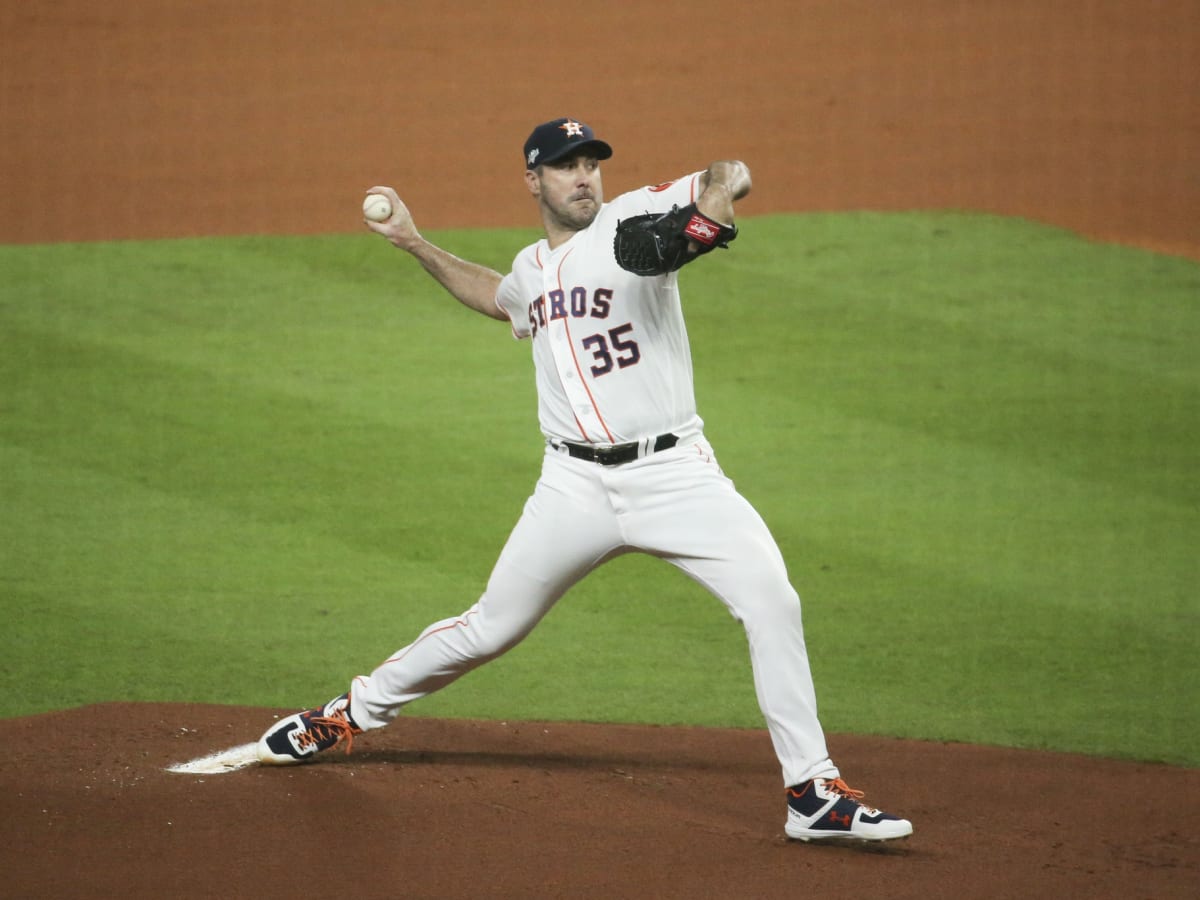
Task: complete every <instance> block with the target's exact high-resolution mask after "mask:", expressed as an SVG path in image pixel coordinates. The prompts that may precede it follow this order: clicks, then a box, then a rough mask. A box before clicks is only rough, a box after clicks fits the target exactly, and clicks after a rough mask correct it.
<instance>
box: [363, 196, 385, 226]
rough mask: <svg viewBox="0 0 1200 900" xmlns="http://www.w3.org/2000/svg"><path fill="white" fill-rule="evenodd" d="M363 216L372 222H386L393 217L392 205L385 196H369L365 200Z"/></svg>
mask: <svg viewBox="0 0 1200 900" xmlns="http://www.w3.org/2000/svg"><path fill="white" fill-rule="evenodd" d="M363 215H364V216H366V217H367V218H368V219H370V220H371V221H372V222H386V221H387V220H388V219H389V218H390V217H391V215H392V204H391V203H390V202H389V201H388V198H387V197H385V196H383V194H367V198H366V199H365V200H363Z"/></svg>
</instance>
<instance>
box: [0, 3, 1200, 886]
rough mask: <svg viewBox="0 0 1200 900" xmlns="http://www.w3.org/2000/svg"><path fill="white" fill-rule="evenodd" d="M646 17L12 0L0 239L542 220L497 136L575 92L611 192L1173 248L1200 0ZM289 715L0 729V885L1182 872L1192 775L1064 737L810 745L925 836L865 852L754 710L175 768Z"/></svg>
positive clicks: (400, 728)
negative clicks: (703, 176) (749, 720)
mask: <svg viewBox="0 0 1200 900" xmlns="http://www.w3.org/2000/svg"><path fill="white" fill-rule="evenodd" d="M653 10H654V11H653V12H647V11H646V8H645V5H644V4H642V3H634V2H627V0H619V2H613V3H610V4H605V6H604V8H603V9H600V8H596V7H590V6H589V7H572V6H570V5H566V6H563V7H561V8H558V9H557V10H555V11H553V12H551V11H548V10H546V9H544V8H540V7H538V8H535V7H526V6H524V5H521V4H515V3H507V2H498V3H494V4H490V5H487V6H486V7H485V6H484V5H482V4H480V5H479V6H478V7H476V5H475V4H469V3H453V2H451V3H448V4H437V5H428V6H420V7H417V6H415V5H410V4H399V3H397V4H367V3H352V4H344V5H342V6H341V7H339V8H338V9H336V11H335V10H332V9H326V8H325V5H320V6H314V7H311V8H310V7H306V6H305V5H304V4H299V5H297V4H294V3H282V2H278V0H262V2H258V3H254V4H243V3H241V2H208V3H194V4H161V3H151V2H149V0H130V2H126V3H122V4H120V5H119V6H118V5H117V4H112V5H106V4H95V3H90V2H83V0H63V2H60V3H57V4H53V5H48V4H40V3H26V4H15V3H14V4H6V5H5V6H4V8H3V10H0V32H2V33H3V35H4V38H3V40H4V52H3V54H2V58H3V62H2V63H0V96H2V98H3V110H4V119H5V133H4V137H3V139H2V141H0V178H2V179H3V183H4V190H3V192H0V194H2V195H0V241H5V242H43V241H70V240H103V239H119V238H155V237H180V236H191V235H204V234H235V233H236V234H241V233H276V234H281V233H287V234H310V233H321V232H331V231H349V230H353V229H356V228H360V227H361V225H360V216H361V213H360V207H359V203H360V201H361V196H362V191H363V190H364V189H365V188H367V187H369V186H370V185H372V184H375V183H379V182H380V181H382V182H387V183H392V184H395V185H396V186H397V187H398V189H399V190H400V193H401V195H402V196H403V197H405V199H406V200H407V201H408V203H409V205H410V206H411V207H412V209H413V212H414V214H415V215H416V216H417V218H418V221H419V223H420V224H421V225H422V226H424V227H428V228H433V227H446V226H505V227H507V226H513V225H529V226H532V225H534V224H535V222H534V218H533V209H532V208H531V206H530V205H529V200H528V197H527V196H526V194H525V192H524V190H523V188H522V187H521V185H520V182H519V178H520V169H519V168H518V165H519V164H518V161H517V153H518V152H519V148H520V145H521V143H522V142H523V140H524V138H525V136H526V134H527V133H528V131H529V128H530V126H531V125H532V124H533V123H535V122H537V121H540V120H542V119H548V118H551V117H553V116H556V115H560V114H570V115H575V116H579V117H580V118H583V119H584V120H586V121H588V122H589V123H591V124H593V125H594V126H596V128H597V130H598V131H599V132H600V133H601V134H602V135H603V136H604V137H605V139H606V140H608V141H609V142H610V143H612V144H613V145H614V146H615V147H616V149H617V154H616V156H614V158H613V160H611V161H610V163H607V164H606V174H605V178H606V186H607V188H608V190H609V191H610V193H615V192H616V191H619V190H622V189H625V188H629V187H634V186H637V185H640V184H644V183H651V182H657V181H661V180H663V179H664V178H668V177H672V176H674V175H678V174H682V172H683V171H686V170H687V169H688V168H689V167H691V168H696V167H700V166H702V165H704V164H706V163H707V162H708V161H709V160H711V159H714V158H720V157H725V156H731V155H736V156H740V157H742V158H743V159H745V160H746V161H747V162H749V163H750V165H751V167H752V169H753V170H754V174H755V183H756V188H755V192H754V193H753V194H752V195H751V197H750V198H748V199H747V201H745V204H744V207H743V208H742V209H741V211H742V212H743V213H744V214H748V215H755V214H761V213H768V212H779V211H803V210H835V209H863V208H867V209H883V210H897V209H917V208H959V209H970V210H980V211H988V212H994V213H1000V214H1005V215H1018V216H1024V217H1027V218H1031V219H1036V220H1039V221H1043V222H1048V223H1052V224H1055V225H1060V226H1063V227H1066V228H1071V229H1074V230H1077V231H1079V232H1081V233H1083V234H1086V235H1088V236H1091V237H1095V238H1099V239H1103V240H1116V241H1122V242H1126V243H1130V244H1135V245H1139V246H1143V247H1148V248H1153V249H1158V250H1163V251H1167V252H1172V253H1179V254H1183V255H1189V256H1192V257H1197V258H1200V177H1198V176H1197V168H1196V166H1197V159H1200V104H1198V103H1197V102H1196V89H1195V65H1196V60H1197V59H1200V5H1198V4H1197V3H1195V2H1183V0H1166V2H1159V3H1155V4H1153V5H1152V6H1150V7H1147V8H1146V10H1142V8H1141V7H1140V5H1138V4H1132V3H1127V2H1121V0H1109V2H1099V0H1095V2H1068V3H1058V4H1045V3H1043V2H1041V0H1038V2H1031V0H1012V2H1008V3H1004V4H992V3H983V2H979V3H972V2H961V0H913V2H908V3H904V4H876V3H870V2H865V0H861V2H851V0H846V2H841V3H812V2H798V3H778V2H749V3H746V4H741V5H739V6H738V7H737V9H736V12H733V13H731V12H730V10H729V9H728V8H727V6H726V5H721V4H716V3H710V0H695V2H691V3H687V4H684V3H678V2H673V0H669V2H664V3H659V4H655V5H654V7H653ZM647 17H650V19H651V21H647ZM714 23H720V26H721V27H713V26H714ZM552 28H553V29H556V30H551V29H552ZM664 35H670V40H666V39H665V38H664ZM635 98H636V99H635ZM51 198H66V201H65V202H49V200H50V199H51ZM497 540H498V541H499V540H500V536H499V535H498V536H497ZM498 548H499V544H498V545H497V549H498ZM798 580H799V581H800V584H801V586H802V585H803V573H799V574H798ZM407 637H408V636H406V635H397V642H398V643H399V642H400V641H401V640H403V639H405V638H407ZM813 652H814V653H815V654H819V653H821V648H820V647H814V648H813ZM26 687H27V689H35V687H36V686H26ZM336 687H337V686H336V685H334V686H331V692H333V689H334V688H336ZM326 699H328V698H326V697H314V698H312V701H313V702H314V703H316V702H321V701H324V700H326ZM278 712H280V711H270V710H254V709H245V708H238V707H212V706H195V705H175V706H166V705H125V704H108V705H101V706H91V707H86V708H82V709H75V710H68V711H63V712H56V713H50V714H46V715H41V716H34V717H30V718H26V719H10V720H5V721H0V740H2V741H3V744H4V747H5V762H4V765H3V767H2V768H0V822H3V825H0V870H2V871H3V873H4V874H3V878H2V880H0V894H2V895H3V896H6V897H14V898H72V897H88V898H97V897H178V898H190V897H214V898H218V897H219V898H241V897H262V898H275V897H279V898H282V897H294V896H300V895H307V894H320V895H345V896H354V897H368V898H370V897H399V896H404V897H431V898H432V897H441V898H451V897H454V898H457V897H604V898H673V897H679V898H683V897H688V898H699V897H721V898H764V900H770V898H775V897H793V896H820V897H850V896H873V897H881V898H882V897H888V898H893V897H920V898H926V900H927V898H932V897H1025V896H1032V897H1045V896H1058V897H1122V898H1129V897H1146V898H1169V897H1185V896H1186V897H1191V896H1194V895H1195V891H1196V885H1197V884H1198V883H1200V838H1198V837H1197V835H1200V802H1198V801H1200V775H1198V773H1197V772H1196V770H1192V769H1180V768H1172V767H1166V766H1159V765H1152V764H1142V763H1132V762H1116V761H1106V760H1098V759H1090V758H1085V757H1080V756H1072V755H1065V754H1053V753H1041V752H1029V751H1011V750H1004V749H997V748H988V747H974V746H965V745H947V744H938V743H922V742H913V741H898V740H886V739H877V738H863V737H853V736H846V735H832V736H831V738H830V744H831V749H832V751H833V753H834V755H835V758H836V759H837V761H838V763H839V764H840V766H841V767H842V769H843V771H844V773H845V774H846V776H847V778H848V780H849V781H850V782H851V783H852V784H854V785H855V786H858V787H860V788H864V789H866V790H867V791H868V800H869V801H872V802H875V803H878V804H879V805H880V806H882V807H884V808H885V809H889V810H892V811H895V812H898V813H902V814H903V815H905V816H907V817H909V818H911V819H912V820H913V822H914V825H915V829H916V833H915V835H914V837H913V838H912V839H911V840H909V841H907V842H905V843H903V844H900V845H898V846H897V847H896V848H895V849H892V850H890V851H888V852H884V853H878V852H876V853H867V852H862V851H855V850H846V849H841V850H839V849H833V848H828V847H817V846H805V845H798V844H792V843H789V842H787V841H786V840H785V839H784V837H783V816H784V806H783V794H782V786H781V785H780V784H779V783H778V775H777V768H776V765H775V762H774V759H773V757H772V755H771V750H770V743H769V741H768V739H767V737H766V733H765V731H726V730H719V729H668V728H650V727H632V726H599V725H570V724H564V723H553V724H543V723H533V722H509V723H502V722H465V721H435V720H428V719H421V718H402V719H401V720H399V721H398V722H397V723H396V724H395V725H393V726H392V727H391V728H389V729H386V730H384V731H381V732H375V733H371V734H369V735H365V736H362V737H361V738H360V739H359V740H358V741H357V743H356V747H355V752H354V753H353V754H352V755H350V756H341V755H334V756H331V757H329V758H326V759H322V760H321V761H320V762H318V763H316V764H314V765H311V766H306V767H300V768H296V769H261V768H250V769H245V770H242V771H239V772H234V773H230V774H227V775H219V776H204V777H200V776H183V775H176V774H169V773H167V772H165V771H164V768H165V767H166V766H168V765H170V764H172V763H178V762H182V761H186V760H188V759H191V758H194V757H197V756H202V755H205V754H208V753H211V752H214V751H216V750H220V749H223V748H225V747H230V746H233V745H236V744H240V743H244V742H245V741H247V740H253V739H254V738H256V737H257V736H258V734H259V733H261V731H262V730H263V729H264V728H265V727H266V726H267V725H268V724H269V723H270V721H271V717H272V715H274V714H277V713H278ZM289 712H290V710H289Z"/></svg>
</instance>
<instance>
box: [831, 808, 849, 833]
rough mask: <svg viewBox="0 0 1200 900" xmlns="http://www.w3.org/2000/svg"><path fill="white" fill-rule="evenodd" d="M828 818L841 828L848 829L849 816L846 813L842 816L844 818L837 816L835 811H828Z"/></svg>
mask: <svg viewBox="0 0 1200 900" xmlns="http://www.w3.org/2000/svg"><path fill="white" fill-rule="evenodd" d="M829 818H831V819H833V821H835V822H837V823H838V824H839V825H841V826H842V827H843V828H849V827H850V815H849V814H848V813H847V814H846V815H844V816H839V815H838V814H837V810H836V809H834V810H830V811H829Z"/></svg>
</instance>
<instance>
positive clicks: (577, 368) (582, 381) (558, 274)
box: [554, 247, 616, 444]
mask: <svg viewBox="0 0 1200 900" xmlns="http://www.w3.org/2000/svg"><path fill="white" fill-rule="evenodd" d="M574 252H575V248H574V247H572V248H571V249H570V250H568V251H567V252H566V253H564V254H563V258H562V259H561V260H559V263H558V271H557V272H555V275H554V277H555V278H556V279H557V280H558V289H559V291H560V292H562V293H563V303H564V305H565V303H566V292H565V291H563V285H562V267H563V263H565V262H566V261H567V257H568V256H570V255H571V254H572V253H574ZM562 322H563V328H564V329H565V330H566V332H567V342H568V345H569V346H570V348H571V359H572V360H573V361H574V363H575V371H576V372H577V373H579V383H580V384H582V385H583V389H584V390H585V391H586V392H587V395H588V402H590V403H591V404H592V409H594V410H595V411H596V418H597V419H599V420H600V427H601V428H603V429H604V433H605V435H607V436H608V442H609V443H610V444H612V443H616V442H615V441H614V440H613V436H612V432H611V431H609V430H608V425H607V424H606V423H605V421H604V416H602V415H601V414H600V407H599V406H597V405H596V398H595V397H593V396H592V389H591V388H589V387H588V383H587V379H586V378H584V377H583V368H582V367H581V366H580V365H579V357H578V356H577V355H576V354H575V339H574V338H573V337H571V325H570V322H571V317H570V316H565V317H564V318H563V320H562ZM572 415H574V413H572ZM575 424H576V425H579V430H580V432H582V433H583V439H584V440H585V441H586V440H589V438H588V436H587V432H586V431H584V430H583V425H582V424H581V423H580V421H579V419H578V418H576V419H575Z"/></svg>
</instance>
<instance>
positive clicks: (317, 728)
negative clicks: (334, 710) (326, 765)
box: [300, 715, 362, 753]
mask: <svg viewBox="0 0 1200 900" xmlns="http://www.w3.org/2000/svg"><path fill="white" fill-rule="evenodd" d="M361 733H362V731H361V730H360V729H358V728H355V727H354V726H353V725H351V724H350V723H349V722H347V721H346V717H345V716H344V715H333V716H318V717H316V718H313V719H310V720H309V723H308V728H307V729H306V730H305V732H304V735H303V736H302V737H301V738H300V742H301V743H302V744H303V745H304V746H305V747H308V746H309V745H311V744H320V743H322V742H323V741H327V740H329V738H330V737H335V738H336V740H335V741H334V742H333V745H332V746H330V747H329V749H330V750H332V749H334V748H335V747H337V746H338V745H339V744H340V743H342V741H345V742H346V752H347V753H349V752H350V750H351V748H352V747H353V746H354V735H356V734H361Z"/></svg>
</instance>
